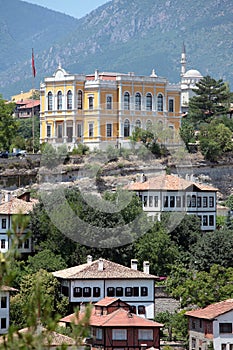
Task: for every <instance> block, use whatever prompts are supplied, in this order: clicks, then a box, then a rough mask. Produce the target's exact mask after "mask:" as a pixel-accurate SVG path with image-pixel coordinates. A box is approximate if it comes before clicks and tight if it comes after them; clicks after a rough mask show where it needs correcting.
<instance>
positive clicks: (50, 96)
mask: <svg viewBox="0 0 233 350" xmlns="http://www.w3.org/2000/svg"><path fill="white" fill-rule="evenodd" d="M52 109H53V94H52V92H51V91H49V93H48V110H49V111H52Z"/></svg>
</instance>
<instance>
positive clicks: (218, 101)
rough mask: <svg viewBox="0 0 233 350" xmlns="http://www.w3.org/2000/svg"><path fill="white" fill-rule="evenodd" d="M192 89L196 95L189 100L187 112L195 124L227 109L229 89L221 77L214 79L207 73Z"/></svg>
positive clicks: (223, 112)
mask: <svg viewBox="0 0 233 350" xmlns="http://www.w3.org/2000/svg"><path fill="white" fill-rule="evenodd" d="M193 91H194V93H195V94H196V95H195V96H193V97H192V98H191V99H190V101H189V112H188V114H189V118H190V119H191V120H192V121H193V123H194V124H195V125H196V126H197V125H199V124H200V123H201V122H203V121H209V120H210V119H211V118H212V117H213V116H219V115H224V114H226V112H227V111H228V107H229V106H228V104H229V100H230V91H229V87H228V85H227V84H226V83H224V82H223V80H222V79H220V80H215V79H214V78H211V77H210V76H209V75H207V76H206V77H203V78H202V79H201V80H200V81H199V82H198V83H196V88H195V89H193Z"/></svg>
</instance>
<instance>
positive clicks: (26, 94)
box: [11, 89, 40, 102]
mask: <svg viewBox="0 0 233 350" xmlns="http://www.w3.org/2000/svg"><path fill="white" fill-rule="evenodd" d="M39 92H40V91H39V90H37V89H31V90H29V91H27V92H23V91H21V93H20V94H18V95H14V96H11V101H12V102H19V101H24V100H29V99H32V96H33V95H34V94H39Z"/></svg>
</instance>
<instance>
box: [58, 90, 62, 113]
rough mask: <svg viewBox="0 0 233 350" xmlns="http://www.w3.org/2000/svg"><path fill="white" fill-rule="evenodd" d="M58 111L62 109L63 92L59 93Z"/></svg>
mask: <svg viewBox="0 0 233 350" xmlns="http://www.w3.org/2000/svg"><path fill="white" fill-rule="evenodd" d="M57 109H59V110H60V109H62V92H61V91H58V93H57Z"/></svg>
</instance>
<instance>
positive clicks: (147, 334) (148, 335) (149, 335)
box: [138, 328, 154, 340]
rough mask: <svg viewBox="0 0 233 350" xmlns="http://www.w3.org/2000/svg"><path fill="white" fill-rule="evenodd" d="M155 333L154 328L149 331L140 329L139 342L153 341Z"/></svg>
mask: <svg viewBox="0 0 233 350" xmlns="http://www.w3.org/2000/svg"><path fill="white" fill-rule="evenodd" d="M153 339H154V332H153V329H152V328H149V329H147V328H146V329H145V328H144V329H143V328H142V329H140V328H139V329H138V340H153Z"/></svg>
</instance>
